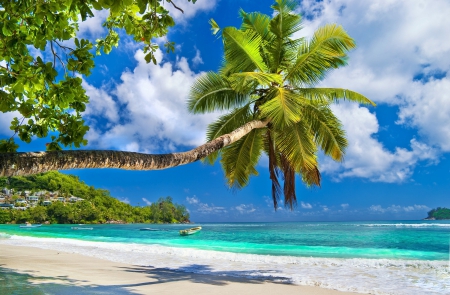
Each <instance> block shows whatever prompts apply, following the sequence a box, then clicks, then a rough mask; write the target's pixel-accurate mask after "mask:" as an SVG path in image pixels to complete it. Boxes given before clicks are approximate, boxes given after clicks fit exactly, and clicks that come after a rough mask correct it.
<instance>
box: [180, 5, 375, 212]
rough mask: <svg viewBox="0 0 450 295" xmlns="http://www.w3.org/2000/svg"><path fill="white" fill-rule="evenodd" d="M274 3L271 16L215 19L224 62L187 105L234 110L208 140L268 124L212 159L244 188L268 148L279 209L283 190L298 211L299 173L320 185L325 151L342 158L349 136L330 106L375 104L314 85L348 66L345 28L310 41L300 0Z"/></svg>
mask: <svg viewBox="0 0 450 295" xmlns="http://www.w3.org/2000/svg"><path fill="white" fill-rule="evenodd" d="M272 8H273V10H274V12H273V15H272V16H269V15H265V14H262V13H259V12H253V13H247V12H244V11H243V10H241V11H240V16H241V19H242V25H241V27H240V28H235V27H225V28H223V29H221V28H220V27H219V25H218V24H217V23H216V22H215V21H214V20H211V22H210V23H211V25H212V30H213V33H214V34H217V33H219V32H220V35H221V37H222V40H223V45H224V62H223V65H222V67H221V68H220V70H219V71H218V72H208V73H206V74H205V75H203V76H201V77H200V78H198V79H197V80H196V82H195V83H194V85H193V86H192V89H191V92H190V98H189V102H188V107H189V110H190V111H191V112H193V113H206V112H214V111H223V110H228V111H229V112H228V113H226V114H225V115H223V116H221V117H220V118H219V119H218V120H217V121H216V122H213V123H212V124H210V125H209V127H208V131H207V138H208V140H213V139H215V138H217V137H219V136H222V135H224V134H227V133H229V132H230V131H232V130H235V129H236V128H239V127H240V126H242V125H243V124H245V123H248V122H250V121H252V120H261V121H266V122H268V124H267V128H265V129H255V130H252V131H251V132H249V133H248V134H246V135H245V136H244V137H242V138H241V139H239V140H238V141H237V142H235V143H233V144H231V145H229V146H226V147H225V148H223V149H221V150H220V151H219V152H215V153H213V154H211V155H209V156H208V158H207V161H208V162H210V163H212V162H214V161H215V160H216V159H217V158H218V157H219V156H220V157H221V164H222V167H223V169H224V171H225V175H226V178H227V181H228V185H229V186H230V187H236V188H241V187H243V186H245V185H247V184H248V182H249V178H250V176H251V175H257V174H258V172H257V170H256V165H257V163H258V161H259V158H260V156H261V155H262V154H263V153H265V154H266V155H267V156H268V158H269V172H270V178H271V180H272V197H273V203H274V207H275V209H277V207H278V203H279V200H280V196H281V195H282V194H284V204H285V205H286V206H288V207H290V208H291V209H292V208H293V206H295V204H296V192H295V175H296V174H298V175H300V177H301V178H302V180H303V182H304V183H306V184H307V185H308V186H314V185H315V186H319V185H320V172H319V165H318V153H319V151H322V152H323V153H324V154H325V155H327V156H330V157H331V158H332V159H333V160H336V161H342V159H343V156H344V151H345V148H346V147H347V140H346V138H345V132H344V130H343V129H342V124H341V122H340V121H339V119H338V118H337V117H336V116H335V115H334V114H333V112H332V111H331V108H330V105H331V104H332V103H335V102H338V101H339V100H342V99H345V100H349V101H354V102H357V103H363V104H371V105H374V103H373V102H372V101H370V100H369V99H367V98H366V97H364V96H363V95H361V94H359V93H356V92H354V91H351V90H347V89H341V88H316V87H315V86H316V84H317V83H318V82H320V81H321V80H323V78H324V77H325V76H326V74H327V73H328V72H330V71H331V70H333V69H336V68H339V67H341V66H344V65H346V61H347V53H348V51H349V50H351V49H353V48H355V42H354V40H353V39H352V38H351V37H350V36H349V35H348V34H347V33H346V32H345V30H344V29H343V28H342V27H341V26H338V25H335V24H331V25H325V26H323V27H320V28H319V29H317V30H316V31H315V32H314V35H313V37H312V38H311V39H309V40H308V39H306V38H296V39H295V38H293V35H294V34H296V33H297V32H299V31H300V29H301V28H302V24H301V16H300V15H298V14H297V13H296V12H295V11H296V9H297V1H293V0H276V2H275V3H274V5H272ZM280 179H281V180H282V182H283V186H282V185H281V181H280Z"/></svg>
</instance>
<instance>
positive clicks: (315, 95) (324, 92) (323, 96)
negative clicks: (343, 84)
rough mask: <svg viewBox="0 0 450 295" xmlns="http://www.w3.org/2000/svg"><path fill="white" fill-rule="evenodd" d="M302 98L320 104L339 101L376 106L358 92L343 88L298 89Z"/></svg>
mask: <svg viewBox="0 0 450 295" xmlns="http://www.w3.org/2000/svg"><path fill="white" fill-rule="evenodd" d="M298 90H299V93H300V95H301V96H303V97H304V98H306V99H309V100H315V101H319V102H338V101H339V100H341V99H343V100H349V101H354V102H357V103H361V104H370V105H372V106H376V104H375V103H374V102H373V101H371V100H370V99H368V98H367V97H365V96H364V95H362V94H359V93H358V92H355V91H351V90H348V89H342V88H300V89H298Z"/></svg>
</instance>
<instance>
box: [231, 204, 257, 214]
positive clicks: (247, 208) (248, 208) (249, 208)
mask: <svg viewBox="0 0 450 295" xmlns="http://www.w3.org/2000/svg"><path fill="white" fill-rule="evenodd" d="M234 209H236V210H237V211H239V213H241V214H248V213H252V212H255V211H256V208H255V207H254V206H253V204H248V205H246V204H240V205H239V206H236V207H234Z"/></svg>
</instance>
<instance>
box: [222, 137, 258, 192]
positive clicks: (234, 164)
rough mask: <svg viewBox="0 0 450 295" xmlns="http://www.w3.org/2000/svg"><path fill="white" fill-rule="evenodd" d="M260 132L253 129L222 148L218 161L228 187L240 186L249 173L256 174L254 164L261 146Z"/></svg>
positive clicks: (244, 183)
mask: <svg viewBox="0 0 450 295" xmlns="http://www.w3.org/2000/svg"><path fill="white" fill-rule="evenodd" d="M262 132H263V130H260V129H254V130H252V131H250V132H249V133H248V134H247V135H245V136H244V137H243V138H241V139H240V140H238V141H236V142H235V143H233V144H231V145H229V146H227V147H225V148H224V149H223V150H222V159H221V160H220V162H221V164H222V168H223V170H224V171H225V177H226V178H227V181H228V185H229V186H230V187H235V188H242V187H244V186H246V185H247V184H248V181H249V178H250V176H251V175H258V172H257V171H256V169H255V166H256V164H257V163H258V160H259V158H260V156H261V151H262V147H263V140H262Z"/></svg>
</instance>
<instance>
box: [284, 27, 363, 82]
mask: <svg viewBox="0 0 450 295" xmlns="http://www.w3.org/2000/svg"><path fill="white" fill-rule="evenodd" d="M355 46H356V45H355V42H354V40H353V39H352V38H351V37H350V36H349V35H348V34H347V32H346V31H345V30H344V29H343V28H342V26H337V25H335V24H332V25H325V26H323V27H320V28H319V29H317V31H316V32H315V33H314V36H313V38H312V39H311V41H310V42H306V41H305V42H303V44H302V45H301V46H299V51H298V55H297V59H296V61H295V63H294V64H293V65H292V67H290V68H289V70H288V73H287V74H286V76H285V81H290V82H291V83H292V84H293V85H313V84H316V83H317V82H319V81H320V80H322V79H323V78H324V77H325V75H326V73H327V72H328V71H329V70H331V69H335V68H338V67H340V66H344V65H346V59H347V52H348V51H349V50H350V49H352V48H354V47H355Z"/></svg>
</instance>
